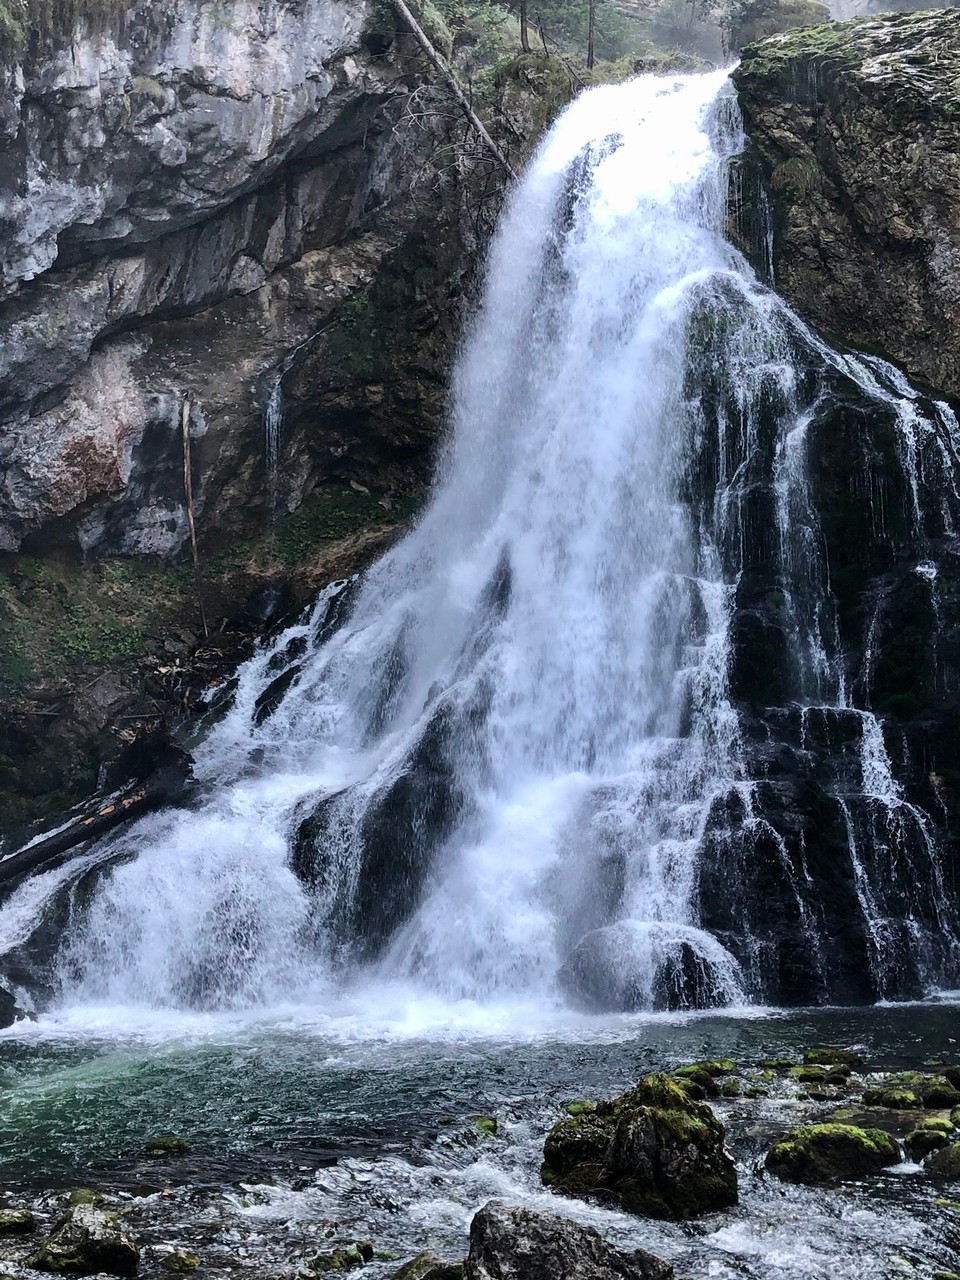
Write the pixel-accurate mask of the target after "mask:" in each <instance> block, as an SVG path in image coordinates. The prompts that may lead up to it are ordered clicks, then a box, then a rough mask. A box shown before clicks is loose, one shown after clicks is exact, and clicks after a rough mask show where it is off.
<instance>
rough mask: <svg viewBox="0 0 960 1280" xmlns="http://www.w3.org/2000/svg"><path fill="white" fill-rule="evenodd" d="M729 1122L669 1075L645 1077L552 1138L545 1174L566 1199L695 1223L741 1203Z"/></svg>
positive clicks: (571, 1120)
mask: <svg viewBox="0 0 960 1280" xmlns="http://www.w3.org/2000/svg"><path fill="white" fill-rule="evenodd" d="M723 1140H724V1129H723V1125H722V1124H721V1123H720V1121H719V1120H718V1119H717V1117H716V1116H715V1115H714V1113H713V1112H712V1111H711V1109H710V1108H709V1107H708V1106H706V1105H705V1104H704V1103H702V1102H698V1101H695V1100H694V1099H692V1098H690V1097H689V1096H688V1095H687V1094H686V1093H685V1092H684V1090H683V1089H682V1088H680V1086H679V1085H678V1084H677V1082H676V1081H674V1080H671V1079H670V1078H669V1076H665V1075H660V1074H654V1075H649V1076H646V1077H645V1078H644V1079H643V1080H641V1081H640V1083H639V1084H638V1085H637V1086H636V1088H634V1089H631V1090H629V1091H628V1092H627V1093H625V1094H623V1095H622V1096H621V1097H619V1098H616V1099H614V1100H613V1101H612V1102H606V1103H600V1104H599V1105H598V1106H597V1108H596V1110H594V1111H591V1112H586V1113H583V1114H581V1115H577V1116H570V1117H568V1118H567V1119H565V1120H561V1121H559V1123H558V1124H556V1125H554V1127H553V1129H552V1130H551V1131H550V1133H549V1134H548V1135H547V1139H546V1142H545V1143H544V1149H543V1165H542V1168H541V1177H542V1179H543V1182H544V1183H545V1185H547V1186H550V1187H553V1189H554V1190H555V1191H558V1192H561V1193H562V1194H564V1195H570V1196H577V1197H593V1196H596V1197H598V1198H600V1199H604V1200H611V1201H613V1202H615V1203H617V1204H619V1205H620V1207H621V1208H623V1209H625V1210H626V1211H627V1212H629V1213H636V1214H639V1215H641V1216H643V1217H650V1218H693V1217H697V1216H698V1215H700V1214H703V1213H711V1212H713V1211H714V1210H716V1209H723V1208H726V1207H727V1206H729V1205H733V1204H736V1203H737V1174H736V1167H735V1165H734V1163H733V1159H732V1158H731V1156H730V1155H729V1153H728V1152H727V1151H726V1149H725V1148H724V1145H723Z"/></svg>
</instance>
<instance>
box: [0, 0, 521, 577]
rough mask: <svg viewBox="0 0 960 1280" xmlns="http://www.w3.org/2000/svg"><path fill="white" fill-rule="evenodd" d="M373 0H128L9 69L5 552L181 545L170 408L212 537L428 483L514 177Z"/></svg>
mask: <svg viewBox="0 0 960 1280" xmlns="http://www.w3.org/2000/svg"><path fill="white" fill-rule="evenodd" d="M372 15H373V6H372V4H371V3H369V2H367V3H360V4H353V3H345V2H344V0H316V2H311V3H309V4H305V3H303V2H302V0H268V2H267V3H266V4H263V5H254V4H252V3H248V0H229V3H228V4H227V5H226V6H220V7H219V8H216V9H210V8H209V6H206V5H202V4H200V3H198V0H178V3H176V4H174V5H172V6H167V7H165V8H164V10H163V14H162V15H160V14H159V11H158V10H157V9H156V6H153V5H149V4H147V3H141V4H139V5H137V6H135V7H134V8H133V9H132V10H131V11H130V13H129V14H128V15H127V17H126V19H125V20H124V22H123V23H122V24H115V29H114V27H111V25H110V24H109V23H108V24H106V25H105V26H104V27H103V28H102V29H97V30H87V29H85V28H84V27H83V26H82V25H81V26H79V27H78V28H77V29H76V30H75V31H74V33H73V35H72V37H71V38H70V39H69V40H66V41H64V43H63V44H62V47H60V48H58V49H57V50H56V51H55V52H53V53H51V54H49V55H47V56H45V57H44V58H43V59H41V60H40V61H34V62H29V63H25V64H24V65H23V66H18V67H12V68H11V67H8V68H7V69H6V70H5V71H0V87H2V88H3V89H4V91H5V94H6V97H5V100H4V104H3V111H2V115H0V151H3V152H4V158H3V164H2V165H0V461H2V476H3V480H2V483H0V551H16V550H18V549H19V548H21V547H22V546H23V543H24V539H27V541H28V547H34V546H37V547H42V548H46V547H48V546H49V545H50V543H51V541H52V542H53V543H55V544H56V545H57V546H58V547H65V548H67V549H70V550H72V551H74V552H76V551H80V552H82V554H83V555H84V556H85V557H86V558H87V559H90V558H98V557H103V556H134V557H141V558H143V557H146V558H150V559H152V560H157V559H159V560H161V561H163V562H171V561H176V560H178V559H180V558H182V557H183V555H184V553H185V549H186V543H187V522H186V516H185V499H184V492H183V490H184V486H183V462H182V419H183V406H184V402H185V401H188V402H190V405H191V409H190V412H189V417H188V421H189V429H190V435H191V445H192V454H193V459H192V462H193V468H192V469H193V490H194V507H195V517H196V524H197V533H198V537H199V540H200V544H201V546H202V547H203V546H222V545H224V544H225V543H226V542H227V541H228V540H229V539H231V538H235V537H236V536H237V535H238V534H243V535H244V536H248V535H249V534H250V533H251V531H253V532H259V531H260V530H261V529H262V528H263V526H264V524H265V523H268V522H269V519H270V518H271V517H272V516H275V515H277V514H278V513H279V514H282V513H284V512H287V511H292V510H295V509H296V508H297V507H298V506H299V505H300V503H301V501H302V500H303V498H304V496H305V494H307V493H309V492H310V491H311V490H312V489H314V488H315V487H316V486H317V485H318V484H323V483H324V481H326V480H328V479H334V480H336V481H337V482H338V483H341V484H344V483H345V484H351V483H353V484H356V485H359V486H360V487H361V488H363V490H364V491H366V490H367V489H368V488H370V487H371V486H372V487H373V489H374V490H375V491H376V493H377V494H378V496H379V495H383V496H384V498H385V499H387V500H389V499H390V498H391V497H393V496H395V495H398V494H399V495H408V494H410V493H411V492H419V491H420V490H421V489H422V488H423V485H424V484H425V482H426V480H427V478H428V476H429V473H430V469H431V465H432V445H433V442H434V439H435V435H436V432H437V430H438V428H439V425H440V421H441V419H442V416H443V411H444V390H443V388H444V385H445V381H446V375H447V373H448V369H449V364H450V360H451V357H452V352H453V349H454V347H455V343H456V340H457V337H458V329H459V307H460V306H461V304H462V301H463V297H464V294H465V293H466V292H468V289H469V282H470V280H472V277H473V272H474V270H475V266H476V264H477V262H478V261H479V260H480V258H481V256H482V255H481V252H480V251H481V250H482V247H483V243H484V241H485V238H486V236H487V235H488V234H489V231H490V229H491V227H492V224H493V221H494V218H495V214H496V209H497V206H498V203H499V198H500V195H501V193H502V174H501V173H500V172H499V170H497V169H496V166H494V165H492V164H491V162H490V161H489V158H488V157H485V156H484V155H483V154H482V153H481V152H480V151H479V150H478V149H477V148H476V147H474V146H473V145H472V144H471V142H470V140H469V139H466V138H464V136H463V135H464V126H463V121H462V117H460V116H459V114H458V113H457V112H456V111H455V110H453V111H451V110H449V109H448V106H447V105H446V104H445V103H443V102H441V101H440V100H439V96H438V101H437V104H436V106H437V109H436V110H434V111H425V110H421V111H420V112H419V113H412V112H409V111H408V110H407V104H408V102H409V95H410V93H411V91H412V90H414V89H417V88H419V90H420V92H421V102H425V101H426V98H424V97H423V95H424V94H426V95H427V97H429V96H430V93H431V92H432V90H431V87H430V85H429V83H426V82H428V81H429V76H430V73H429V69H428V68H426V64H425V63H423V61H422V58H421V56H420V55H419V54H418V53H417V52H416V50H415V47H414V46H413V45H412V44H411V42H410V40H409V37H408V36H406V35H405V34H404V33H402V32H398V31H397V30H396V29H395V28H394V27H392V26H390V24H389V23H388V24H387V26H386V27H384V24H383V22H382V20H378V21H379V25H378V26H377V28H376V34H375V38H374V34H373V28H372V26H371V23H372ZM381 17H382V16H381ZM438 95H439V90H438ZM520 97H521V98H522V97H523V94H522V93H521V94H520ZM441 147H443V148H445V150H443V151H442V152H441V150H440V148H441ZM4 148H5V150H4ZM455 152H459V157H458V161H457V164H456V165H455V166H453V167H452V168H451V167H450V162H449V156H450V155H451V154H452V153H455ZM454 170H455V171H454ZM371 291H373V292H372V296H371V298H370V300H369V301H367V302H363V299H364V298H365V297H366V296H367V295H368V293H370V292H371ZM384 299H387V300H388V303H389V305H388V310H389V311H390V313H391V314H390V319H391V322H392V329H391V332H390V333H386V332H385V331H384V325H383V322H382V320H381V319H380V318H379V317H380V313H381V312H382V311H383V309H384V306H383V304H384ZM351 308H352V309H351ZM387 327H389V326H387ZM338 333H339V334H340V341H339V344H338V342H337V336H338ZM310 360H313V364H312V365H311V367H310V368H309V370H308V371H307V373H306V375H305V377H304V378H303V379H302V380H299V379H298V368H299V366H300V365H301V364H302V363H304V362H306V361H310ZM384 364H388V365H389V367H390V376H389V377H385V376H384V374H383V373H382V371H381V370H380V369H379V368H378V366H379V365H384ZM288 392H292V397H291V403H290V404H289V405H288V404H287V403H285V398H286V395H287V393H288ZM271 397H273V401H274V408H275V409H276V410H277V412H278V415H279V418H280V419H282V422H281V423H280V431H279V444H278V451H277V457H276V459H275V461H276V474H275V476H274V477H273V479H271V478H270V477H269V476H268V474H267V450H266V447H265V425H266V424H265V419H266V413H267V410H268V407H269V405H270V403H271Z"/></svg>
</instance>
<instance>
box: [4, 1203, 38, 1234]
mask: <svg viewBox="0 0 960 1280" xmlns="http://www.w3.org/2000/svg"><path fill="white" fill-rule="evenodd" d="M36 1225H37V1221H36V1219H35V1218H34V1216H33V1214H32V1213H31V1212H30V1210H29V1209H4V1210H2V1211H0V1236H26V1235H29V1234H30V1232H31V1231H33V1230H34V1228H35V1227H36Z"/></svg>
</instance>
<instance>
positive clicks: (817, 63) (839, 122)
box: [734, 9, 960, 394]
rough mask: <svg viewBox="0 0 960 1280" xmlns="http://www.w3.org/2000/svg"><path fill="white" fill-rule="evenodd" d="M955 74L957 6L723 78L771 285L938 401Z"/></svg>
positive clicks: (772, 43)
mask: <svg viewBox="0 0 960 1280" xmlns="http://www.w3.org/2000/svg"><path fill="white" fill-rule="evenodd" d="M958 75H960V12H958V11H957V10H956V9H947V10H944V11H942V12H923V13H915V14H881V15H876V16H873V17H865V18H859V19H856V20H854V21H852V22H848V23H844V24H836V23H834V24H830V25H827V26H821V27H817V28H814V29H810V30H806V31H800V32H795V33H788V34H784V35H779V36H774V37H772V38H771V39H769V40H765V41H763V42H762V43H761V44H757V45H753V46H751V47H749V48H747V49H745V50H744V52H743V60H742V62H741V64H740V66H739V67H738V68H737V70H736V71H735V72H734V82H735V84H736V88H737V92H738V95H739V98H740V104H741V107H742V110H743V114H744V120H745V124H746V128H747V132H748V134H749V136H750V139H751V141H752V143H753V147H754V155H755V158H756V160H757V162H758V163H759V166H760V169H761V173H762V178H763V180H764V182H765V183H766V185H767V187H768V189H769V191H770V193H771V195H772V199H773V205H774V239H773V260H774V268H775V279H776V285H777V288H778V290H779V291H780V292H781V293H783V295H784V296H785V297H786V298H787V300H788V301H789V302H790V303H791V304H792V305H793V306H795V307H796V308H797V310H798V311H800V312H801V314H803V315H804V316H805V317H807V318H808V319H810V320H812V321H813V322H814V323H815V324H816V325H818V326H819V327H820V328H821V329H823V330H824V331H825V332H827V333H828V334H832V335H837V336H838V337H840V338H841V339H842V340H844V341H847V342H850V343H852V344H855V345H858V346H862V347H865V348H866V349H867V350H870V351H879V352H881V353H882V354H884V355H886V356H887V357H889V358H891V359H893V360H894V361H896V362H897V363H898V364H900V365H901V366H902V367H903V368H904V369H905V370H907V371H908V372H909V373H911V374H913V375H915V376H917V377H919V378H921V379H922V380H925V381H926V382H928V383H930V384H932V385H933V386H935V387H937V388H939V389H940V390H941V391H946V392H949V393H951V394H958V393H960V342H958V329H960V269H958V268H960V223H958V221H957V215H956V211H957V208H958V207H960V112H958V104H960V97H958V93H957V83H958ZM749 185H750V184H748V186H749ZM751 199H752V200H753V204H752V209H751V210H750V212H752V213H753V215H754V217H755V218H756V217H757V216H758V215H759V212H760V210H759V208H758V204H757V202H756V193H754V196H753V197H751ZM754 230H756V227H755V228H754Z"/></svg>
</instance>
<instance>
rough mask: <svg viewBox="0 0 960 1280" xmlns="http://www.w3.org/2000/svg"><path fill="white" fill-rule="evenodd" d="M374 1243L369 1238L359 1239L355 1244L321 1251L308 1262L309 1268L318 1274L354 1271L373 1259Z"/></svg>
mask: <svg viewBox="0 0 960 1280" xmlns="http://www.w3.org/2000/svg"><path fill="white" fill-rule="evenodd" d="M373 1253H374V1251H373V1245H372V1244H371V1243H370V1242H369V1240H357V1241H355V1242H354V1243H353V1244H347V1245H342V1246H341V1247H340V1248H339V1249H334V1250H333V1251H332V1252H331V1253H320V1254H317V1256H316V1257H315V1258H311V1259H310V1261H309V1262H308V1263H307V1266H308V1268H309V1269H310V1270H311V1271H313V1272H316V1273H317V1274H318V1275H325V1274H327V1273H328V1272H332V1271H353V1270H355V1269H356V1268H357V1267H362V1266H364V1265H365V1264H366V1263H368V1262H372V1261H373Z"/></svg>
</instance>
